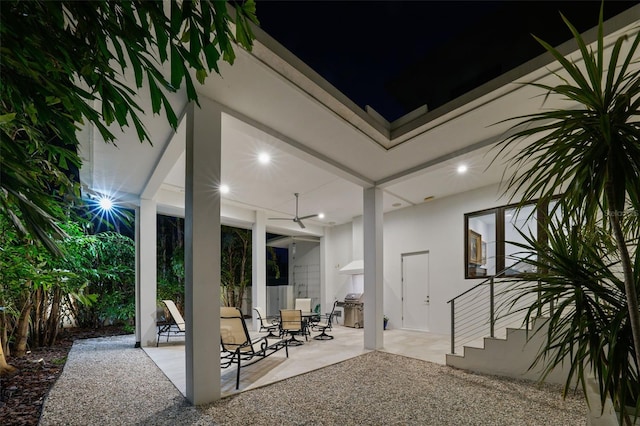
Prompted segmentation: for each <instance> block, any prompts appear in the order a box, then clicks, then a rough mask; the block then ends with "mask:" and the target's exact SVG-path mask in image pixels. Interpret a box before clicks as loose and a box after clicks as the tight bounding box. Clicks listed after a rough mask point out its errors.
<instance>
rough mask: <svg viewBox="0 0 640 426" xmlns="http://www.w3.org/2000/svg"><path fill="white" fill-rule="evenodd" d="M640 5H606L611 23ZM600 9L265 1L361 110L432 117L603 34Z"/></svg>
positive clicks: (261, 10)
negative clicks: (563, 46) (572, 43)
mask: <svg viewBox="0 0 640 426" xmlns="http://www.w3.org/2000/svg"><path fill="white" fill-rule="evenodd" d="M635 4H636V2H618V1H615V2H612V1H607V2H605V19H606V18H607V17H608V16H613V15H615V14H617V13H619V12H620V11H622V10H624V9H626V8H628V7H631V6H633V5H635ZM599 7H600V2H599V1H587V2H585V1H582V2H578V1H573V2H550V1H542V2H522V1H521V2H512V1H509V2H484V1H448V2H442V1H274V0H257V15H258V19H259V20H260V23H261V27H262V29H263V30H265V31H266V32H267V33H268V34H269V35H271V36H272V37H273V38H275V39H276V40H277V41H278V42H280V43H281V44H283V45H284V46H285V47H286V48H288V49H289V50H290V51H291V52H293V53H294V54H295V55H296V56H298V57H299V58H300V59H301V60H303V61H304V62H305V63H307V64H308V65H309V66H311V67H312V68H313V69H314V70H315V71H316V72H318V73H319V74H320V75H322V76H323V77H324V78H325V79H327V80H328V81H329V82H330V83H332V84H333V85H334V86H336V87H337V88H338V89H339V90H340V91H342V92H343V93H344V94H345V95H347V96H348V97H349V98H350V99H351V100H353V101H354V102H355V103H356V104H358V105H359V106H360V107H362V108H364V106H365V105H371V106H372V107H373V108H374V109H375V110H376V111H378V112H379V113H380V114H382V115H383V116H384V117H385V118H387V120H389V121H392V120H394V119H396V118H399V117H401V116H402V115H404V114H406V113H408V112H410V111H412V110H413V109H415V108H417V107H419V106H421V105H423V104H427V105H428V107H429V109H430V110H433V109H435V108H437V107H438V106H440V105H443V104H444V103H446V102H448V101H450V100H452V99H454V98H455V97H457V96H459V95H461V94H463V93H465V92H467V91H469V90H471V89H473V88H475V87H477V86H479V85H481V84H483V83H485V82H487V81H489V80H490V79H492V78H495V77H497V76H499V75H500V74H503V73H505V72H507V71H509V70H510V69H512V68H514V67H516V66H518V65H520V64H522V63H524V62H526V61H527V60H529V59H531V58H533V57H535V56H537V55H539V54H541V53H543V49H542V47H540V46H539V45H538V44H537V43H536V42H535V41H534V40H533V38H532V37H531V35H530V34H531V33H534V34H535V35H537V36H539V37H541V38H542V39H544V40H545V41H548V42H550V43H551V44H552V45H558V44H560V43H562V42H563V41H566V40H568V39H570V38H571V34H570V33H569V30H568V29H567V28H566V26H565V24H564V23H563V22H562V20H561V18H560V15H559V13H558V12H559V11H562V12H563V13H564V14H565V15H566V16H567V17H568V18H569V20H570V21H571V22H572V23H573V24H574V25H576V27H577V28H578V29H579V30H580V31H584V30H586V29H589V28H591V27H593V26H595V25H597V19H598V12H599Z"/></svg>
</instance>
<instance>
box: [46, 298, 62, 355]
mask: <svg viewBox="0 0 640 426" xmlns="http://www.w3.org/2000/svg"><path fill="white" fill-rule="evenodd" d="M52 296H53V297H52V299H51V311H50V312H49V318H47V321H46V326H45V335H44V344H45V345H47V346H53V344H54V343H55V342H56V338H57V337H58V329H59V328H60V299H62V290H61V289H60V288H56V289H55V290H53V295H52Z"/></svg>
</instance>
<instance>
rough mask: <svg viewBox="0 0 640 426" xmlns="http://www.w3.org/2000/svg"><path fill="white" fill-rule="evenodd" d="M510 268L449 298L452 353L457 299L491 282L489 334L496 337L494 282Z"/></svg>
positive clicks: (454, 341)
mask: <svg viewBox="0 0 640 426" xmlns="http://www.w3.org/2000/svg"><path fill="white" fill-rule="evenodd" d="M507 270H508V268H505V269H503V270H502V271H500V272H498V273H497V274H495V275H492V276H491V277H489V278H487V279H486V280H484V281H482V282H481V283H480V284H477V285H475V286H473V287H471V288H470V289H468V290H467V291H465V292H463V293H460V294H459V295H457V296H456V297H454V298H453V299H451V300H449V301H448V302H447V303H451V353H452V354H455V353H456V314H455V312H456V308H455V301H456V299H458V298H460V297H462V296H464V295H466V294H468V293H469V292H471V291H473V290H475V289H477V288H479V287H480V286H483V285H487V284H489V335H490V337H495V309H494V289H493V284H494V280H495V279H496V278H500V277H501V276H503V275H504V274H505V273H506V272H507Z"/></svg>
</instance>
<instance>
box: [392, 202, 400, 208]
mask: <svg viewBox="0 0 640 426" xmlns="http://www.w3.org/2000/svg"><path fill="white" fill-rule="evenodd" d="M401 205H402V203H393V204H391V206H392V207H400V206H401Z"/></svg>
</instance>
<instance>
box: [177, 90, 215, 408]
mask: <svg viewBox="0 0 640 426" xmlns="http://www.w3.org/2000/svg"><path fill="white" fill-rule="evenodd" d="M200 105H201V108H198V106H197V105H195V104H194V103H191V105H190V106H189V110H188V111H187V118H186V119H187V140H186V176H185V256H184V260H185V323H186V347H185V355H186V391H187V399H188V400H189V401H190V402H191V403H192V404H194V405H200V404H205V403H209V402H212V401H215V400H217V399H220V367H219V364H218V360H219V358H220V193H219V185H220V175H221V174H220V169H221V162H220V158H221V142H222V141H221V140H222V133H221V131H222V116H221V110H220V108H219V107H218V105H216V104H214V103H213V102H211V101H210V100H208V99H206V98H205V97H201V98H200Z"/></svg>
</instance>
